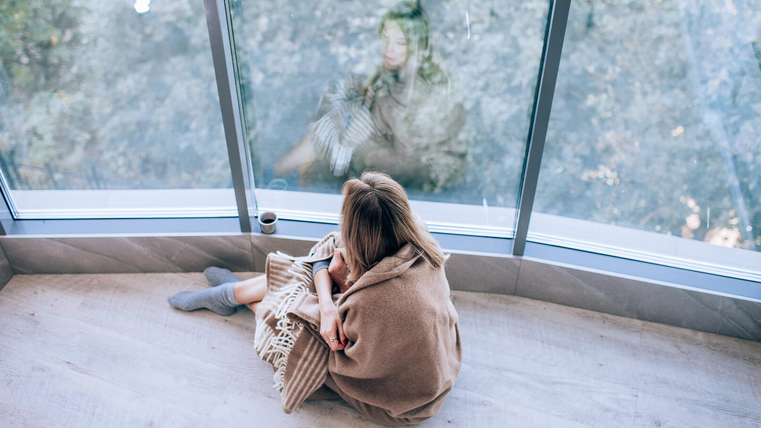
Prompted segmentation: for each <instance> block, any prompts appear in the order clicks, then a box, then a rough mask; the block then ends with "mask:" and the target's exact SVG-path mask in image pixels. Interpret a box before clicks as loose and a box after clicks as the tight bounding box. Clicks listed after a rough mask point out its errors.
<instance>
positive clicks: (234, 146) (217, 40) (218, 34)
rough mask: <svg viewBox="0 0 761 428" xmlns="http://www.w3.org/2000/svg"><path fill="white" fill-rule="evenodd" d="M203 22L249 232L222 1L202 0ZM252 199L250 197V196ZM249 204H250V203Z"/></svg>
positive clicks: (247, 182) (246, 181) (241, 214)
mask: <svg viewBox="0 0 761 428" xmlns="http://www.w3.org/2000/svg"><path fill="white" fill-rule="evenodd" d="M204 6H205V9H206V22H207V24H208V26H209V42H210V44H211V56H212V60H213V61H214V73H215V75H216V78H217V91H218V92H219V105H220V109H221V110H222V124H223V125H224V130H225V140H226V141H227V154H228V157H229V159H230V172H231V173H232V179H233V188H234V190H235V202H236V204H237V206H238V219H239V221H240V229H241V232H251V215H252V214H253V213H250V212H249V203H248V201H249V199H252V198H253V197H254V195H253V192H252V191H251V189H252V184H253V182H252V179H251V174H250V170H249V166H248V155H247V152H246V145H245V144H244V141H245V140H244V135H245V130H244V129H243V125H242V120H241V114H240V99H239V97H238V91H237V84H236V79H235V66H234V53H233V51H232V44H231V43H230V32H229V26H228V22H227V13H226V7H225V2H224V0H204ZM252 202H253V199H252ZM251 206H254V205H253V204H251Z"/></svg>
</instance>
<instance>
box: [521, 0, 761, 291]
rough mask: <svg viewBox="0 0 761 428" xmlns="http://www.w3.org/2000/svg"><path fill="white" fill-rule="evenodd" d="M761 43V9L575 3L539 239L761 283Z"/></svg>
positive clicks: (755, 5)
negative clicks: (698, 267) (700, 267)
mask: <svg viewBox="0 0 761 428" xmlns="http://www.w3.org/2000/svg"><path fill="white" fill-rule="evenodd" d="M760 37H761V3H759V2H757V1H737V0H734V1H729V0H728V1H724V0H721V1H718V0H717V1H714V0H700V1H697V2H687V1H681V0H679V1H678V0H671V1H653V2H649V1H646V2H642V1H627V0H614V1H590V2H584V1H574V2H572V4H571V15H570V17H569V19H568V30H567V33H566V38H565V43H564V47H563V55H562V61H561V63H560V71H559V75H558V81H557V89H556V92H555V97H554V104H553V108H552V116H551V120H550V124H549V129H548V134H547V140H546V148H545V153H544V157H543V163H542V168H541V175H540V181H539V187H538V192H537V197H536V201H537V202H536V204H535V206H534V208H535V214H534V216H532V223H531V229H530V232H529V239H535V240H539V241H549V242H557V243H561V244H562V245H571V246H573V245H577V246H582V247H583V248H593V247H594V246H597V250H598V251H605V252H614V253H621V254H624V253H629V254H635V255H636V257H638V258H641V257H644V258H645V259H647V260H652V261H656V262H665V263H669V264H677V265H684V266H686V267H689V266H690V265H691V264H693V265H695V264H702V265H703V266H704V267H707V268H708V270H712V269H713V270H716V271H719V272H720V271H722V270H724V271H729V272H730V273H733V274H739V275H740V276H743V275H745V276H747V277H756V278H757V277H758V274H759V273H760V270H761V257H760V256H761V254H759V253H757V252H758V251H761V170H760V169H759V168H761V142H760V140H759V136H760V135H761V40H760ZM542 213H543V214H542ZM546 214H550V215H549V216H548V215H546ZM569 218H570V219H580V220H583V221H581V222H579V221H573V220H570V219H569ZM600 223H603V224H604V225H602V224H600ZM632 229H635V230H636V231H635V230H632ZM639 231H646V232H647V233H643V232H639ZM688 240H689V241H688ZM696 241H699V242H696ZM712 246H714V247H712ZM715 246H721V247H729V248H728V249H724V250H720V249H718V248H717V247H715ZM753 272H755V275H754V274H753Z"/></svg>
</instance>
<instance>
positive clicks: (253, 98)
mask: <svg viewBox="0 0 761 428" xmlns="http://www.w3.org/2000/svg"><path fill="white" fill-rule="evenodd" d="M231 4H232V10H233V24H234V25H233V27H234V34H235V41H236V53H237V57H238V64H239V71H240V79H241V86H242V91H241V92H242V93H243V96H244V99H245V117H246V123H247V127H248V135H249V143H250V144H251V152H252V153H253V156H254V159H255V160H254V171H255V177H256V187H257V203H258V205H259V207H260V209H261V208H263V207H266V208H267V209H273V210H275V211H277V212H279V213H280V214H281V215H287V216H290V217H295V218H299V217H300V216H301V218H310V219H324V220H327V221H331V220H332V221H335V220H337V215H338V209H339V207H340V190H341V186H342V184H343V183H344V181H345V180H346V179H347V178H348V177H351V176H358V175H359V174H361V172H362V171H363V170H367V169H373V170H383V171H387V172H388V173H390V175H391V176H392V177H393V178H395V179H396V180H398V181H399V182H400V183H402V184H403V185H404V186H405V188H406V189H407V191H408V193H409V196H410V199H411V200H413V204H414V208H415V209H416V210H417V211H418V212H419V213H420V214H421V215H422V216H423V218H424V219H426V220H427V221H429V224H431V225H432V226H433V228H434V229H436V230H448V231H465V232H471V233H482V234H492V235H499V236H512V228H513V222H514V212H515V207H516V201H517V195H518V188H519V184H520V177H521V172H522V167H523V158H524V154H525V145H526V141H527V133H528V126H529V120H530V114H531V111H532V106H533V101H534V92H535V88H536V79H537V76H538V70H539V65H540V59H541V53H542V48H543V43H544V32H545V26H546V22H547V13H548V9H549V3H548V2H547V1H546V0H533V1H525V2H506V1H496V0H495V1H475V2H474V1H462V0H450V1H442V2H425V1H424V2H421V6H420V9H418V7H417V6H416V4H417V3H415V2H397V1H374V2H367V1H358V0H357V1H348V2H347V1H325V2H311V3H309V4H308V5H305V4H304V3H303V2H299V1H295V0H287V1H282V2H270V1H255V0H236V1H232V2H231ZM293 192H299V194H298V196H297V195H295V194H294V193H293ZM455 204H456V205H455Z"/></svg>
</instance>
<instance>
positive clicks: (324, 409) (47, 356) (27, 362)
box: [0, 274, 761, 428]
mask: <svg viewBox="0 0 761 428" xmlns="http://www.w3.org/2000/svg"><path fill="white" fill-rule="evenodd" d="M204 286H205V281H204V279H203V274H129V275H35V276H31V275H26V276H25V275H18V276H15V277H14V278H13V279H12V280H11V282H10V283H9V284H8V285H7V286H6V287H5V288H4V289H3V290H2V291H0V427H4V428H5V427H57V426H62V427H77V428H81V427H97V428H104V427H225V428H231V427H246V428H250V427H260V426H267V427H319V426H324V427H328V426H329V427H357V426H360V427H361V426H376V425H374V424H373V423H371V422H369V421H367V419H366V418H364V417H363V416H361V415H360V414H359V413H358V412H356V411H355V410H354V409H353V408H351V407H350V406H348V405H347V404H346V403H345V402H343V401H341V400H331V401H319V402H307V403H306V404H304V405H303V406H302V407H301V408H299V409H298V410H296V411H295V412H294V413H292V414H290V415H286V414H284V413H283V412H282V411H281V410H280V404H279V395H278V393H277V391H276V390H274V389H273V388H272V370H271V368H270V367H269V365H267V364H265V363H263V362H262V361H260V360H258V358H257V357H256V356H255V354H254V352H253V344H252V343H253V339H254V317H253V314H252V313H251V312H250V311H247V310H245V311H244V310H239V311H238V313H236V314H234V315H233V316H231V317H227V318H223V317H219V316H216V315H214V314H213V313H211V312H209V311H205V310H202V311H196V312H192V313H184V312H180V311H177V310H174V309H172V308H170V307H169V305H168V304H167V303H166V297H167V296H169V295H171V294H173V293H176V292H178V291H181V290H186V289H200V288H202V287H204ZM453 296H454V297H453V298H454V302H455V306H456V307H457V310H458V312H459V314H460V325H461V331H462V337H463V342H464V356H463V363H462V370H461V371H460V376H459V378H458V379H457V384H456V385H455V388H454V390H453V391H452V392H451V393H450V394H449V397H448V398H447V400H446V402H445V404H444V407H443V409H442V410H441V412H440V413H439V415H438V416H436V417H435V418H433V419H431V420H429V421H427V422H425V423H424V424H422V425H421V426H426V427H443V426H447V427H467V426H478V427H521V428H525V427H606V428H607V427H700V428H713V427H761V344H759V343H756V342H747V341H743V340H739V339H732V338H728V337H722V336H716V335H712V334H706V333H699V332H695V331H690V330H685V329H680V328H675V327H670V326H664V325H659V324H653V323H648V322H642V321H637V320H632V319H627V318H621V317H616V316H610V315H604V314H599V313H596V312H590V311H586V310H580V309H574V308H569V307H564V306H559V305H554V304H549V303H544V302H539V301H533V300H528V299H524V298H520V297H513V296H500V295H491V294H479V293H466V292H454V293H453Z"/></svg>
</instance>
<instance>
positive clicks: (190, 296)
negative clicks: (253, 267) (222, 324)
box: [169, 275, 267, 316]
mask: <svg viewBox="0 0 761 428" xmlns="http://www.w3.org/2000/svg"><path fill="white" fill-rule="evenodd" d="M236 279H237V278H236ZM266 293H267V277H266V276H265V275H260V276H257V277H255V278H251V279H247V280H245V281H238V282H227V283H225V284H221V285H218V286H216V287H209V288H206V289H203V290H198V291H184V292H182V293H177V294H175V295H174V296H172V297H170V298H169V304H170V305H172V307H174V308H177V309H181V310H183V311H194V310H196V309H201V308H206V309H210V310H212V311H214V312H216V313H217V314H219V315H222V316H230V315H232V314H233V313H235V307H236V306H238V305H249V304H253V306H249V307H250V308H251V310H253V311H255V309H254V308H255V307H256V306H258V303H259V302H261V301H262V299H264V295H265V294H266Z"/></svg>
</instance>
